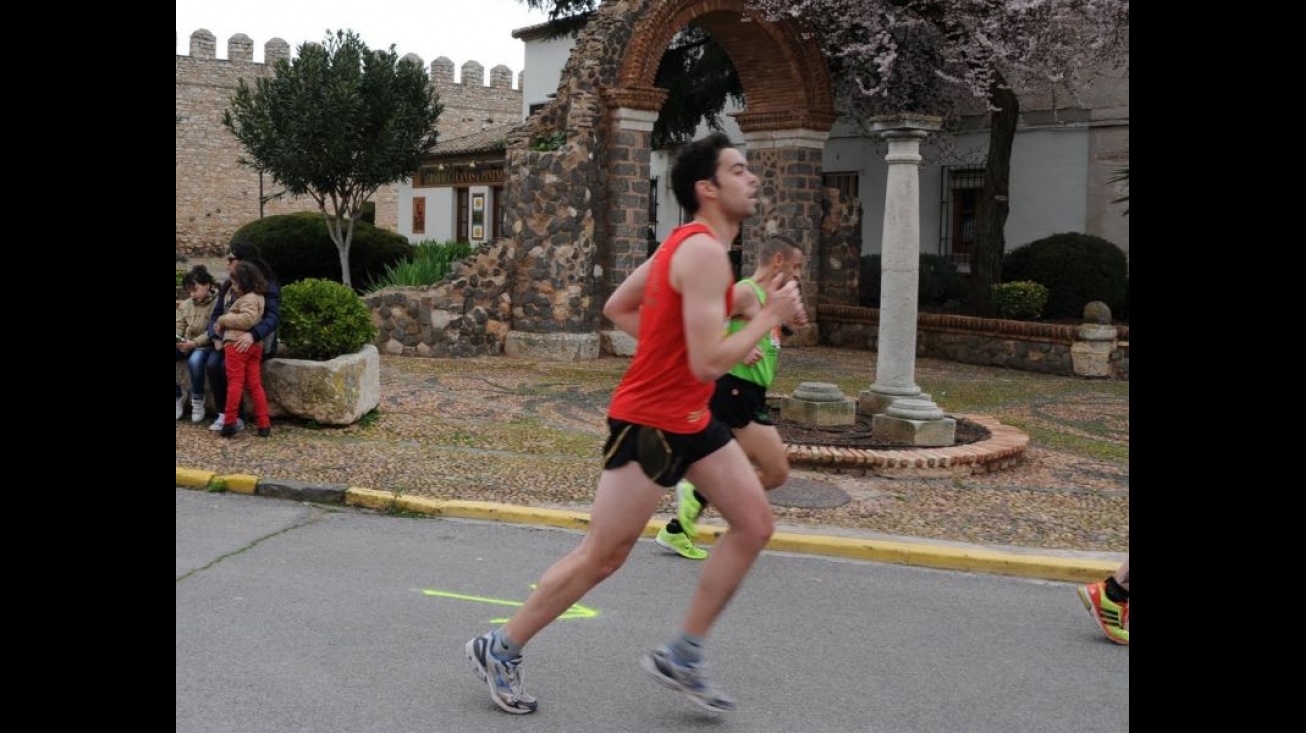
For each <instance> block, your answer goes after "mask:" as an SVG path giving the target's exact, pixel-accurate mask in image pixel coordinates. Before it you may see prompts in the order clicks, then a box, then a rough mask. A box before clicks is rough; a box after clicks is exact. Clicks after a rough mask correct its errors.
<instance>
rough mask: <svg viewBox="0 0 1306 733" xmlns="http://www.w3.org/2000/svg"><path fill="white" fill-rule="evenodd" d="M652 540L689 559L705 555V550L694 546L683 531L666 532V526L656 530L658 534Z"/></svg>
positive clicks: (699, 558)
mask: <svg viewBox="0 0 1306 733" xmlns="http://www.w3.org/2000/svg"><path fill="white" fill-rule="evenodd" d="M681 526H684V525H683V524H682V525H681ZM653 541H654V542H656V543H658V545H659V546H660V547H663V548H665V549H666V550H667V551H668V552H674V553H676V554H677V555H680V556H681V557H687V558H689V559H690V560H702V559H704V558H706V557H707V550H704V549H702V548H699V547H695V546H694V541H693V540H691V539H689V535H687V534H685V533H684V532H668V531H667V528H666V527H663V528H662V529H660V530H658V536H657V537H656V538H654V539H653Z"/></svg>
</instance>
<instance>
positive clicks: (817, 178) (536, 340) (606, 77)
mask: <svg viewBox="0 0 1306 733" xmlns="http://www.w3.org/2000/svg"><path fill="white" fill-rule="evenodd" d="M689 24H694V25H697V26H699V27H701V28H702V29H703V30H705V31H707V32H708V33H709V34H711V35H712V37H713V38H714V39H715V40H716V41H717V42H718V43H719V44H720V45H721V46H722V47H723V48H724V49H725V51H726V52H727V54H729V56H730V58H731V60H732V62H733V63H734V65H735V68H736V70H737V71H738V72H739V75H740V80H741V82H742V85H743V89H744V96H745V103H746V108H745V110H744V111H743V112H741V113H739V114H737V115H736V120H737V122H738V124H739V127H740V130H741V131H742V132H743V135H744V143H745V146H746V149H747V153H748V157H749V162H750V165H751V166H752V168H753V170H754V172H755V173H756V174H757V175H758V177H759V178H761V181H762V184H761V199H762V200H761V207H760V210H759V215H758V216H757V217H755V218H754V219H752V220H750V221H749V222H747V223H746V225H745V230H744V237H745V241H746V242H757V241H760V240H761V239H762V238H763V237H765V236H766V235H768V234H774V233H778V234H784V235H786V236H789V237H790V238H792V239H793V240H794V241H797V242H800V243H801V244H802V245H803V248H804V251H805V253H806V254H807V256H808V259H809V261H812V262H816V261H817V259H818V255H819V251H818V249H819V248H818V240H819V236H820V225H821V217H822V214H821V209H822V203H821V153H822V149H823V147H824V144H825V140H826V137H827V135H828V133H829V130H830V128H831V126H832V125H833V124H834V120H835V112H834V99H833V92H832V90H831V85H830V79H829V73H828V71H827V68H826V65H825V61H824V59H823V57H822V56H821V54H820V50H819V48H818V47H817V46H816V43H815V41H814V40H812V39H810V38H804V37H803V35H802V33H801V29H800V28H799V27H798V26H796V25H794V24H793V23H791V22H788V21H782V22H780V23H771V22H768V21H766V20H765V19H763V18H762V17H761V16H760V15H758V14H756V13H755V12H754V11H752V10H751V9H748V8H746V7H745V4H744V2H743V0H631V1H630V2H624V3H604V4H602V5H601V6H600V7H599V9H598V10H596V11H595V13H594V15H593V16H592V17H591V19H590V20H589V22H588V23H587V25H586V27H585V29H584V30H583V31H582V33H581V35H580V37H579V38H578V39H577V42H576V45H575V47H574V49H573V51H572V55H571V57H570V59H569V60H568V62H567V64H566V66H565V67H564V69H563V72H562V78H561V80H560V82H559V86H558V91H557V94H556V96H555V98H554V100H553V102H551V103H550V104H549V105H548V106H547V107H546V108H545V109H543V110H541V111H540V113H539V114H537V115H535V116H533V117H531V118H530V119H529V120H528V121H527V124H526V125H525V127H524V128H523V129H522V131H520V132H519V133H518V134H516V135H514V136H513V138H512V139H510V140H509V149H508V156H509V162H508V166H509V171H510V174H509V181H508V185H507V200H508V201H507V204H508V207H509V208H508V221H507V229H508V232H509V233H510V235H511V236H512V237H513V240H514V243H515V245H516V253H515V268H514V277H513V278H512V284H511V300H512V328H511V331H510V332H509V333H508V335H507V338H506V341H505V351H507V353H509V354H521V355H530V356H535V357H544V358H560V359H582V358H594V357H597V356H598V354H599V336H598V332H599V330H600V329H601V328H602V324H601V319H602V316H601V312H600V311H601V308H602V304H603V301H604V299H605V298H606V297H607V295H608V294H609V293H611V292H612V290H613V289H614V288H615V287H616V286H617V285H618V284H619V283H620V282H621V281H622V280H623V279H624V278H625V277H626V276H627V275H629V274H630V272H632V271H633V270H634V269H635V268H636V267H638V266H639V265H640V264H641V263H642V262H643V261H644V259H645V257H646V252H647V247H646V242H647V238H646V232H647V226H648V224H649V220H648V204H649V195H650V192H649V189H648V185H649V184H648V181H649V175H650V153H651V148H650V141H651V137H652V131H653V123H654V122H655V121H656V120H657V115H658V112H659V110H660V109H661V107H662V103H663V102H664V101H665V99H666V94H667V92H666V90H664V89H659V88H657V87H655V86H654V85H653V81H654V77H655V75H656V73H657V68H658V63H659V62H660V60H661V58H662V54H663V52H664V51H665V50H666V48H667V46H668V45H669V43H670V42H671V40H672V38H673V36H674V35H675V33H676V32H677V31H679V30H680V29H681V28H683V27H684V26H686V25H689ZM560 132H561V133H565V142H564V143H562V145H561V146H560V147H557V148H556V149H552V150H543V149H542V148H545V147H552V146H551V145H546V144H545V142H544V141H549V140H557V139H558V137H556V135H557V133H560ZM532 148H534V149H532ZM746 257H747V254H746ZM748 264H750V265H751V262H750V263H748ZM807 272H808V275H807V276H806V277H807V278H808V279H809V281H810V280H812V279H814V278H818V277H819V272H820V268H819V267H809V268H807ZM803 285H804V288H805V289H807V291H808V292H817V291H818V287H819V283H816V282H805V283H803Z"/></svg>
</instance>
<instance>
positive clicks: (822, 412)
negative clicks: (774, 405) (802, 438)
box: [780, 397, 857, 426]
mask: <svg viewBox="0 0 1306 733" xmlns="http://www.w3.org/2000/svg"><path fill="white" fill-rule="evenodd" d="M780 415H781V417H783V418H784V419H785V420H788V421H791V422H796V423H802V424H803V425H818V426H820V425H853V424H855V423H856V422H857V401H856V400H854V399H852V398H851V397H845V398H843V399H841V400H838V401H834V402H811V401H809V400H799V399H794V398H793V397H790V398H788V399H786V400H785V401H784V405H783V406H782V407H781V408H780Z"/></svg>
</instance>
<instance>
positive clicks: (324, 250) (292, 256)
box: [231, 211, 413, 292]
mask: <svg viewBox="0 0 1306 733" xmlns="http://www.w3.org/2000/svg"><path fill="white" fill-rule="evenodd" d="M326 227H327V225H326V220H325V219H324V218H323V216H322V212H320V211H304V212H299V213H296V214H278V215H276V216H266V217H264V218H262V219H257V220H255V221H252V222H250V223H248V224H246V225H245V226H243V227H241V228H240V229H237V230H236V233H235V234H233V235H231V238H232V240H233V241H234V240H237V239H247V240H249V241H251V242H253V243H254V244H256V245H258V248H259V250H260V251H261V252H262V253H263V259H264V260H267V263H268V264H269V265H271V266H272V269H273V271H275V272H276V274H277V282H278V283H280V284H281V285H283V286H284V285H286V284H289V283H293V282H298V281H300V280H305V279H308V278H318V279H321V280H335V281H336V282H341V275H340V254H339V252H337V251H336V245H335V243H334V242H332V241H331V235H330V234H327V228H326ZM412 255H413V245H411V244H409V243H408V240H407V239H405V238H404V236H403V235H401V234H397V233H395V232H392V231H389V230H387V229H380V228H377V227H375V226H372V225H371V224H369V223H367V222H366V221H361V220H360V221H357V222H355V223H354V238H353V241H352V242H351V243H350V245H349V274H350V277H351V279H352V280H353V283H354V289H355V290H358V291H359V292H362V288H363V284H364V283H367V282H370V281H372V280H374V279H376V278H378V277H380V276H381V274H382V273H383V272H385V268H386V267H387V266H390V265H393V264H395V263H398V262H403V261H404V260H407V259H408V258H409V257H411V256H412Z"/></svg>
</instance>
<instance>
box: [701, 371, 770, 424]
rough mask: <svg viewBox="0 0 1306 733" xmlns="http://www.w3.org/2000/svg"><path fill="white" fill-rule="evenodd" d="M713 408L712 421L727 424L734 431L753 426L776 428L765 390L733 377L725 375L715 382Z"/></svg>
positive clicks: (758, 385) (757, 385)
mask: <svg viewBox="0 0 1306 733" xmlns="http://www.w3.org/2000/svg"><path fill="white" fill-rule="evenodd" d="M710 405H711V409H712V417H714V418H716V419H717V420H720V421H721V422H723V423H725V424H726V427H729V428H730V429H731V430H738V429H739V428H742V427H744V426H745V425H748V423H750V422H755V423H757V424H758V425H774V424H775V421H773V420H772V419H771V410H770V409H769V408H767V406H766V387H763V386H761V385H760V384H754V383H753V382H750V381H748V380H747V379H740V378H739V377H736V376H735V375H733V374H726V375H723V376H722V377H721V378H720V379H718V380H716V389H715V390H714V391H713V392H712V401H711V403H710Z"/></svg>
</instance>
